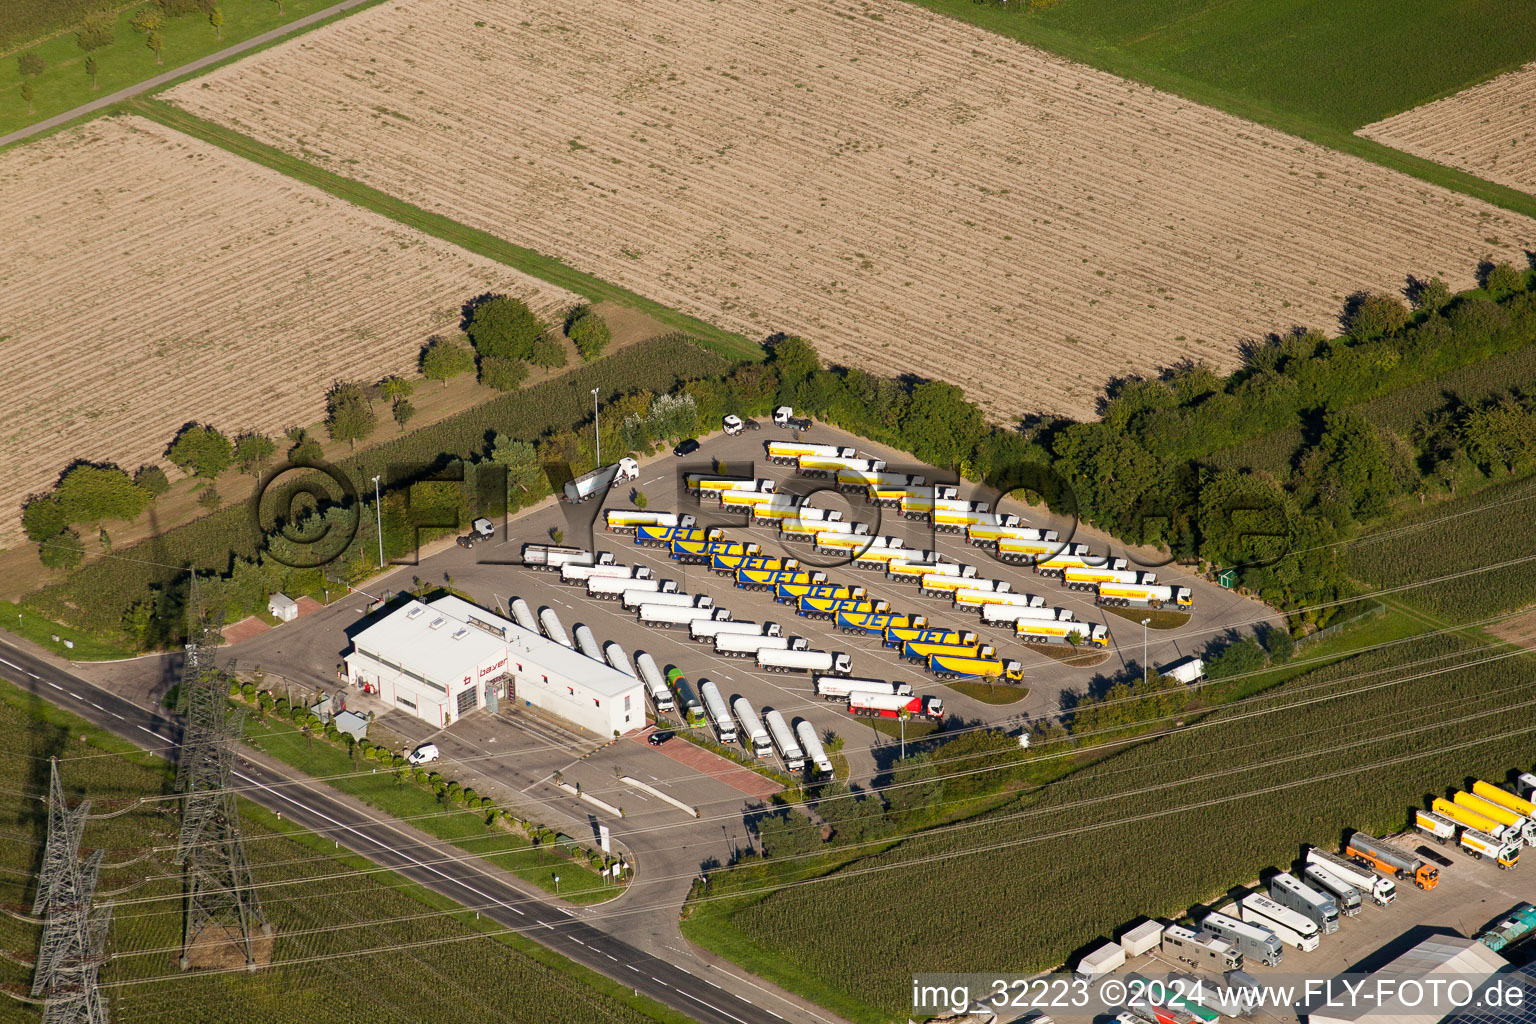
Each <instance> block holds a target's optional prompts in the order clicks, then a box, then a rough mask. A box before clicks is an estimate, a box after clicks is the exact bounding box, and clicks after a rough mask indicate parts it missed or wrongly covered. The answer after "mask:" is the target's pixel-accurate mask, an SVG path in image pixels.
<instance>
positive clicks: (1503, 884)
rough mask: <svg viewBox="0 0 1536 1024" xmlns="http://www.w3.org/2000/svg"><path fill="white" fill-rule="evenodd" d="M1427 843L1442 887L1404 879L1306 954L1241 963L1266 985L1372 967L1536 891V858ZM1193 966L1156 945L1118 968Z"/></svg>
mask: <svg viewBox="0 0 1536 1024" xmlns="http://www.w3.org/2000/svg"><path fill="white" fill-rule="evenodd" d="M1393 842H1394V843H1395V845H1396V846H1397V847H1398V848H1400V849H1404V850H1414V849H1415V848H1417V847H1419V846H1422V845H1426V840H1425V838H1424V837H1423V836H1419V835H1413V834H1409V835H1404V836H1398V837H1395V838H1394V839H1393ZM1428 846H1429V848H1431V849H1433V850H1434V851H1435V852H1436V853H1438V854H1439V855H1440V856H1442V857H1445V858H1446V859H1447V860H1449V861H1451V864H1450V866H1449V867H1443V866H1442V867H1440V876H1439V883H1438V884H1437V885H1436V886H1435V888H1433V889H1429V890H1421V889H1419V888H1417V887H1416V886H1414V885H1413V883H1412V882H1411V881H1409V880H1408V879H1406V878H1404V879H1398V881H1397V898H1396V899H1395V900H1394V901H1393V902H1392V903H1391V904H1389V905H1388V906H1385V907H1380V906H1377V905H1375V904H1374V903H1372V902H1371V901H1370V900H1365V901H1363V902H1364V905H1363V906H1362V907H1361V909H1360V912H1359V913H1358V914H1356V915H1355V916H1353V917H1344V918H1342V919H1341V921H1340V924H1339V930H1338V931H1336V932H1334V933H1333V934H1331V935H1324V936H1321V937H1320V939H1319V942H1318V947H1317V949H1315V950H1313V951H1311V952H1310V953H1303V952H1299V951H1298V950H1296V949H1293V948H1291V947H1290V946H1287V947H1285V950H1284V957H1283V959H1282V961H1281V963H1280V964H1279V965H1278V966H1274V967H1267V966H1265V965H1264V964H1262V963H1259V962H1258V961H1257V960H1254V959H1252V958H1245V959H1244V962H1243V968H1242V969H1243V970H1244V971H1245V972H1246V973H1248V974H1250V975H1252V976H1253V977H1254V978H1255V979H1257V980H1258V981H1259V982H1260V983H1261V984H1266V983H1267V984H1273V985H1276V986H1277V987H1278V986H1280V985H1283V984H1290V985H1299V984H1300V983H1301V982H1300V980H1299V979H1301V978H1303V977H1307V978H1317V979H1326V978H1332V977H1335V976H1338V975H1342V974H1350V975H1357V974H1370V973H1372V972H1375V971H1377V970H1379V969H1380V968H1382V967H1383V966H1385V965H1386V964H1388V963H1389V962H1391V961H1392V960H1394V959H1395V958H1397V957H1399V956H1401V955H1402V954H1403V953H1405V952H1407V951H1408V950H1410V949H1412V948H1413V947H1414V946H1416V945H1418V944H1419V943H1421V942H1423V941H1424V940H1425V939H1428V938H1431V937H1433V936H1437V935H1459V936H1465V937H1468V938H1470V937H1473V936H1476V935H1477V934H1478V933H1479V932H1481V931H1482V929H1483V928H1485V927H1486V926H1488V925H1489V924H1490V923H1492V922H1494V921H1496V920H1498V919H1500V918H1502V917H1504V916H1505V915H1507V914H1508V913H1509V912H1510V911H1511V910H1512V909H1513V908H1514V907H1516V906H1517V905H1519V904H1521V903H1524V902H1529V901H1530V900H1531V899H1532V898H1533V897H1536V879H1533V878H1532V876H1531V872H1532V868H1533V866H1532V865H1531V864H1525V865H1522V866H1520V867H1516V868H1513V869H1510V870H1501V869H1500V868H1498V867H1497V866H1496V865H1495V864H1494V863H1493V862H1492V861H1489V860H1474V859H1473V858H1471V857H1470V856H1468V855H1466V854H1465V853H1463V852H1462V851H1460V850H1458V849H1456V848H1455V847H1453V846H1451V845H1446V846H1438V845H1435V844H1434V843H1428ZM1267 888H1268V886H1267V885H1264V884H1258V883H1255V884H1254V885H1252V886H1249V887H1247V888H1245V889H1239V890H1233V892H1232V893H1231V894H1230V896H1231V899H1230V900H1218V901H1215V902H1213V904H1212V905H1211V907H1210V908H1209V909H1213V910H1220V909H1221V908H1222V907H1224V906H1226V905H1227V904H1228V903H1229V902H1231V901H1232V900H1235V899H1237V898H1239V897H1241V896H1242V895H1244V894H1245V893H1247V892H1253V891H1257V892H1264V891H1267ZM1505 955H1506V956H1507V957H1508V958H1509V959H1511V960H1512V961H1514V962H1515V963H1517V964H1518V963H1523V962H1525V960H1526V959H1528V958H1529V956H1530V952H1529V951H1525V953H1524V954H1523V955H1522V952H1521V950H1520V948H1519V947H1517V948H1516V949H1514V950H1509V951H1506V952H1505ZM1188 971H1189V967H1188V966H1187V965H1186V964H1182V963H1180V962H1179V961H1178V959H1177V957H1176V956H1175V955H1173V954H1170V953H1169V952H1167V951H1166V950H1163V949H1154V950H1153V951H1152V952H1149V953H1146V954H1143V955H1141V956H1137V957H1132V958H1130V959H1129V960H1127V961H1126V963H1125V965H1124V967H1122V968H1120V969H1119V971H1118V972H1117V973H1119V974H1121V975H1129V974H1138V975H1142V976H1144V977H1148V978H1154V977H1161V976H1166V975H1167V974H1168V973H1169V972H1181V973H1184V972H1188ZM1055 1016H1057V1018H1058V1019H1060V1020H1068V1019H1071V1018H1069V1017H1066V1016H1065V1015H1062V1014H1056V1015H1055ZM1083 1019H1088V1018H1083ZM1106 1019H1107V1018H1106ZM1247 1019H1249V1020H1253V1021H1263V1022H1287V1024H1292V1022H1295V1021H1296V1020H1298V1019H1301V1018H1300V1017H1299V1015H1298V1014H1294V1013H1285V1012H1281V1011H1276V1010H1273V1009H1270V1010H1258V1011H1256V1012H1254V1013H1253V1015H1252V1016H1250V1017H1248V1018H1247Z"/></svg>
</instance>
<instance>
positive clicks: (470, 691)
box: [346, 597, 645, 737]
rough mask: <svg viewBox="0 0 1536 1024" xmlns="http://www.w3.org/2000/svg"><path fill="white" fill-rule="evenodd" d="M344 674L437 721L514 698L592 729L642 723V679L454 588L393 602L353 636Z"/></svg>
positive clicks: (603, 731)
mask: <svg viewBox="0 0 1536 1024" xmlns="http://www.w3.org/2000/svg"><path fill="white" fill-rule="evenodd" d="M346 665H347V680H348V682H350V683H351V684H352V685H354V686H356V685H358V684H365V685H368V686H370V687H376V688H377V689H378V693H379V697H380V698H381V699H382V700H384V701H386V702H387V703H389V704H392V705H394V706H395V707H398V708H400V709H401V710H402V711H407V712H409V713H411V714H413V715H415V716H416V717H418V718H421V719H423V720H425V721H428V722H431V723H433V724H435V725H440V726H441V725H449V724H451V723H452V722H454V721H456V720H457V719H458V718H459V717H460V716H461V715H466V714H468V713H469V712H471V711H473V710H475V709H476V708H480V707H485V706H486V705H487V703H488V702H490V703H493V704H494V703H495V702H499V701H503V700H505V701H509V702H510V701H518V702H521V703H523V704H525V705H529V706H532V707H536V708H539V709H541V710H543V711H545V712H547V713H549V714H552V715H556V716H558V717H560V718H562V719H565V720H566V721H568V722H571V723H574V724H576V725H579V726H581V727H582V728H584V729H586V730H588V731H590V732H593V733H596V734H597V735H599V736H604V737H607V736H613V735H614V734H616V733H626V732H630V731H632V730H635V729H639V728H642V727H643V726H644V725H645V699H644V689H643V687H642V686H641V684H640V682H639V680H637V679H634V678H632V677H630V676H627V675H625V674H624V673H622V672H619V671H616V670H615V669H613V668H612V667H610V666H609V665H607V664H604V663H603V662H599V661H593V660H592V659H591V658H588V657H587V656H585V655H583V654H581V653H579V652H577V651H573V650H571V649H570V648H569V647H566V646H564V645H562V644H557V643H555V642H554V641H553V640H550V639H547V638H546V637H544V636H542V635H541V634H539V633H535V632H532V631H530V630H527V629H524V628H523V627H522V626H519V625H518V624H517V623H515V622H511V621H509V620H507V619H504V618H502V617H501V616H499V615H496V614H495V613H493V612H489V611H486V610H485V609H484V608H481V607H479V606H477V605H473V604H470V603H469V602H468V601H464V600H461V599H460V598H457V597H441V598H438V599H437V600H435V601H433V602H432V603H431V604H430V605H428V604H423V603H422V602H420V601H411V602H410V603H409V604H406V605H404V606H403V607H401V608H398V609H396V610H395V611H393V612H391V613H390V614H389V615H387V616H386V617H384V618H383V619H381V620H379V621H378V622H375V623H374V624H373V625H371V626H369V627H368V628H367V629H365V630H363V631H362V632H360V633H358V634H356V635H355V636H354V637H353V638H352V652H351V653H350V654H348V655H347V656H346Z"/></svg>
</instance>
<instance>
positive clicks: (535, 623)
mask: <svg viewBox="0 0 1536 1024" xmlns="http://www.w3.org/2000/svg"><path fill="white" fill-rule="evenodd" d="M507 607H508V608H509V609H510V610H511V612H512V618H513V620H514V621H515V622H516V623H517V624H518V625H519V626H522V627H523V628H524V629H526V630H529V631H530V632H533V633H537V632H538V631H539V620H538V619H536V618H534V615H533V609H532V608H529V607H528V602H527V601H524V600H523V599H522V598H520V597H514V598H513V599H512V603H511V604H510V605H508V606H507Z"/></svg>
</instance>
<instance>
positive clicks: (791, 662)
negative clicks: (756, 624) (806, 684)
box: [757, 649, 853, 676]
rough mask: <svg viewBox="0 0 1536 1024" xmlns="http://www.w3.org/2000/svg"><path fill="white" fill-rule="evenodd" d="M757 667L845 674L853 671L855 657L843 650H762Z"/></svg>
mask: <svg viewBox="0 0 1536 1024" xmlns="http://www.w3.org/2000/svg"><path fill="white" fill-rule="evenodd" d="M757 667H758V668H761V669H766V670H767V671H769V672H824V673H826V674H827V675H829V676H845V675H847V674H848V673H849V672H851V671H853V659H852V658H850V657H848V655H846V654H843V653H842V652H840V651H838V652H833V651H793V650H790V651H786V650H772V649H768V650H760V651H758V652H757Z"/></svg>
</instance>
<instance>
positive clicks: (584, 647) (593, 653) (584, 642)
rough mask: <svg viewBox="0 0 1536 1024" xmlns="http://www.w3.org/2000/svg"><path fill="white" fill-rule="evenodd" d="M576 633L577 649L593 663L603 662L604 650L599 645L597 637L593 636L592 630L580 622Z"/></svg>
mask: <svg viewBox="0 0 1536 1024" xmlns="http://www.w3.org/2000/svg"><path fill="white" fill-rule="evenodd" d="M574 632H575V634H576V649H577V650H578V651H580V652H581V653H582V654H585V655H586V656H587V657H589V658H591V659H592V660H593V661H602V660H603V649H602V647H601V646H599V645H598V642H597V637H596V636H594V635H593V633H592V630H591V629H590V628H589V627H588V626H587V625H586V624H585V623H581V622H578V623H577V624H576V629H575V631H574Z"/></svg>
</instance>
